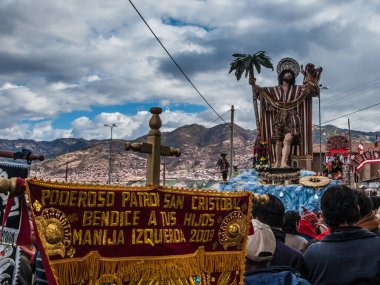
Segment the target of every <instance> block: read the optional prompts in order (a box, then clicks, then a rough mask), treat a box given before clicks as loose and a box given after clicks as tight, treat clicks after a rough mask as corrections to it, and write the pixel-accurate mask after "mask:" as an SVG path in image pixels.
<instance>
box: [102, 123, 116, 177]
mask: <svg viewBox="0 0 380 285" xmlns="http://www.w3.org/2000/svg"><path fill="white" fill-rule="evenodd" d="M104 126H105V127H109V128H110V129H111V140H110V152H109V155H108V184H111V182H112V181H111V180H112V179H111V177H112V130H113V128H116V127H117V126H116V124H112V125H107V124H105V125H104Z"/></svg>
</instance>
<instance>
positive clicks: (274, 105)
mask: <svg viewBox="0 0 380 285" xmlns="http://www.w3.org/2000/svg"><path fill="white" fill-rule="evenodd" d="M299 72H300V66H299V64H298V62H297V61H296V60H294V59H293V58H284V59H282V60H280V62H279V63H278V65H277V74H278V83H279V84H278V86H274V87H260V86H257V85H255V79H254V78H251V79H250V80H249V84H251V85H255V86H256V88H255V92H256V93H257V96H258V98H259V100H260V114H261V118H260V122H261V126H260V127H261V130H260V135H261V139H262V140H264V141H267V142H268V144H269V145H271V147H270V148H269V156H270V160H271V163H272V165H273V167H276V168H278V167H280V168H287V167H289V161H288V158H289V156H290V153H291V148H292V145H296V149H295V155H297V156H303V157H305V156H312V155H313V145H312V97H317V96H318V95H319V86H318V84H317V83H318V82H309V81H305V82H304V84H303V85H295V80H296V77H297V76H298V74H299Z"/></svg>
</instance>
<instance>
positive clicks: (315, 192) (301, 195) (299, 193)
mask: <svg viewBox="0 0 380 285" xmlns="http://www.w3.org/2000/svg"><path fill="white" fill-rule="evenodd" d="M310 175H315V172H313V171H306V170H301V177H304V176H310ZM334 184H338V182H337V181H335V180H331V182H330V183H329V184H328V185H326V186H324V187H322V188H319V189H316V188H313V187H307V186H303V185H301V184H292V185H268V184H265V185H263V184H260V183H259V177H258V172H257V171H256V170H253V169H252V170H249V171H246V172H244V173H242V174H240V175H238V176H235V177H233V178H231V179H230V180H229V181H228V182H226V183H223V184H221V185H220V186H219V190H220V191H251V192H253V193H257V194H272V195H275V196H277V197H279V198H280V199H281V200H282V202H283V203H284V206H285V211H290V210H297V211H299V210H300V209H301V206H304V207H305V208H307V209H308V210H310V211H320V207H319V201H320V199H321V196H322V194H323V192H324V191H325V190H326V189H327V188H328V187H329V186H331V185H334Z"/></svg>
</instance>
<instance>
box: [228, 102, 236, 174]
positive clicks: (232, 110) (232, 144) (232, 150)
mask: <svg viewBox="0 0 380 285" xmlns="http://www.w3.org/2000/svg"><path fill="white" fill-rule="evenodd" d="M234 112H235V109H234V105H232V106H231V126H230V128H231V130H230V131H231V133H230V171H229V172H230V178H231V177H232V170H233V162H234V160H233V155H234Z"/></svg>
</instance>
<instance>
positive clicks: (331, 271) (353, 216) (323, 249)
mask: <svg viewBox="0 0 380 285" xmlns="http://www.w3.org/2000/svg"><path fill="white" fill-rule="evenodd" d="M320 206H321V209H322V214H323V217H324V219H325V222H326V225H327V226H328V227H329V228H330V230H331V233H330V234H327V235H326V236H325V237H324V238H323V239H322V240H320V241H318V242H316V243H313V244H312V245H310V246H309V247H308V248H307V249H306V251H305V253H304V259H305V267H306V272H307V279H308V281H309V282H310V283H312V284H314V285H329V284H331V285H332V284H334V285H335V284H340V285H345V284H380V266H379V264H380V255H379V252H380V237H379V236H378V235H376V234H374V233H372V232H369V231H367V230H364V229H361V228H360V227H358V226H354V225H355V223H356V222H357V221H358V219H359V205H358V198H357V196H356V194H355V193H354V191H353V190H351V189H350V188H349V187H347V186H344V185H334V186H330V187H329V188H328V189H327V190H326V191H325V192H324V193H323V195H322V198H321V202H320Z"/></svg>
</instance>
